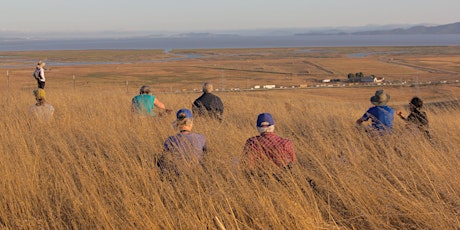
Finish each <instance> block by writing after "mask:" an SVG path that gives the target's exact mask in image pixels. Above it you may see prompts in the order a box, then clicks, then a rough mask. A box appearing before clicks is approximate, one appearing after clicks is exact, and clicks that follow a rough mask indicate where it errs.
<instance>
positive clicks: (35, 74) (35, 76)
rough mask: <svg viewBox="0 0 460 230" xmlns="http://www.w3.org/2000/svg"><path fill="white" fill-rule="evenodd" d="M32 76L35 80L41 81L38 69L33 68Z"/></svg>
mask: <svg viewBox="0 0 460 230" xmlns="http://www.w3.org/2000/svg"><path fill="white" fill-rule="evenodd" d="M32 76H33V77H34V78H35V79H36V80H40V79H41V76H40V68H35V71H34V73H33V74H32Z"/></svg>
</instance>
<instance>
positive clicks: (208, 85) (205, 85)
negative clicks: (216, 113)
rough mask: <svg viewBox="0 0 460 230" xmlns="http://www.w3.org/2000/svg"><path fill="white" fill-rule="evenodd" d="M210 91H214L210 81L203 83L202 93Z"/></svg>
mask: <svg viewBox="0 0 460 230" xmlns="http://www.w3.org/2000/svg"><path fill="white" fill-rule="evenodd" d="M212 91H214V88H213V86H212V84H211V83H208V82H205V83H203V93H211V92H212Z"/></svg>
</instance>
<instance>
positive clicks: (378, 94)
mask: <svg viewBox="0 0 460 230" xmlns="http://www.w3.org/2000/svg"><path fill="white" fill-rule="evenodd" d="M389 100H390V95H389V94H387V93H385V92H384V91H383V89H379V90H377V91H375V95H374V96H372V97H371V103H372V104H373V105H375V106H384V105H386V104H387V103H388V101H389Z"/></svg>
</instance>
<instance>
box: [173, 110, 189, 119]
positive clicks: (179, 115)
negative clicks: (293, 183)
mask: <svg viewBox="0 0 460 230" xmlns="http://www.w3.org/2000/svg"><path fill="white" fill-rule="evenodd" d="M176 118H177V120H183V119H185V118H190V119H192V118H193V116H192V112H191V111H190V110H188V109H179V110H178V111H177V113H176Z"/></svg>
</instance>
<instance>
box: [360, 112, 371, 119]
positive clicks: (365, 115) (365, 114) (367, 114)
mask: <svg viewBox="0 0 460 230" xmlns="http://www.w3.org/2000/svg"><path fill="white" fill-rule="evenodd" d="M370 110H371V109H368V110H367V111H366V112H365V113H364V114H363V116H361V119H362V120H363V121H367V120H369V118H371V116H372V115H371V113H370Z"/></svg>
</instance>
